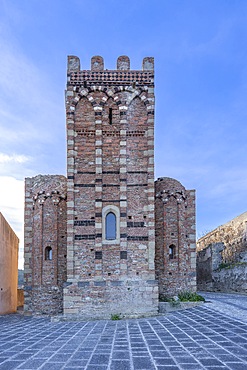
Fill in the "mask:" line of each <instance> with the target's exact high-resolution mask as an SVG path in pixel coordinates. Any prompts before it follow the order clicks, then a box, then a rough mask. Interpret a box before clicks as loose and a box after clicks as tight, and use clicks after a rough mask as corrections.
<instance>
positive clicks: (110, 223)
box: [105, 212, 117, 240]
mask: <svg viewBox="0 0 247 370" xmlns="http://www.w3.org/2000/svg"><path fill="white" fill-rule="evenodd" d="M116 226H117V220H116V215H115V214H114V213H113V212H109V213H107V215H106V219H105V236H106V239H107V240H114V239H116V234H117V227H116Z"/></svg>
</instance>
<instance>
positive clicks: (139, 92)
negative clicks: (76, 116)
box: [70, 85, 154, 115]
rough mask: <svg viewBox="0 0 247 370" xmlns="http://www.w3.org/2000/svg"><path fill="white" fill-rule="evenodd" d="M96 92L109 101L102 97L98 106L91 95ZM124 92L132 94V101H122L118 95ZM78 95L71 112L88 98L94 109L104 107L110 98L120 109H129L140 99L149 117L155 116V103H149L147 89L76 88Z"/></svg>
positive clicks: (127, 87)
mask: <svg viewBox="0 0 247 370" xmlns="http://www.w3.org/2000/svg"><path fill="white" fill-rule="evenodd" d="M95 91H100V92H104V93H105V94H106V96H107V99H104V98H103V97H102V101H101V102H100V104H98V103H97V102H96V100H95V99H94V98H93V96H92V95H90V94H91V93H92V92H95ZM124 91H125V92H129V93H130V94H131V96H130V99H128V100H127V101H126V102H125V101H124V102H123V101H122V99H121V98H120V97H118V93H120V92H124ZM76 93H77V94H76V96H75V97H74V99H73V100H72V102H71V106H70V111H71V112H74V111H75V107H76V105H77V104H78V102H79V101H80V100H81V98H82V97H85V98H87V99H88V100H89V101H90V103H91V104H92V106H93V107H94V108H95V107H98V106H99V107H100V106H103V105H104V104H105V103H106V101H107V100H108V99H109V98H113V99H114V101H115V102H116V104H117V105H118V106H119V108H120V107H126V106H127V107H128V106H129V105H130V104H131V103H132V101H133V100H134V99H135V98H136V97H140V99H141V100H142V102H143V103H144V105H145V107H146V110H147V114H148V115H153V114H154V106H153V103H152V102H151V101H149V99H148V98H147V88H144V89H142V88H137V87H134V86H126V87H125V86H116V87H103V86H101V85H100V86H90V87H83V88H76ZM90 98H91V99H90ZM95 109H97V108H95ZM120 109H121V108H120ZM99 110H100V109H99Z"/></svg>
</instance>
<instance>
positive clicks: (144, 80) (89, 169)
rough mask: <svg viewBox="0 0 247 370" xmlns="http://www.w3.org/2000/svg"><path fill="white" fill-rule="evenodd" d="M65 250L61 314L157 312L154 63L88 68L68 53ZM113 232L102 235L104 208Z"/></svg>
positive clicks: (96, 60) (97, 63)
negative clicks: (134, 67) (111, 220)
mask: <svg viewBox="0 0 247 370" xmlns="http://www.w3.org/2000/svg"><path fill="white" fill-rule="evenodd" d="M67 75H68V82H67V90H66V114H67V138H68V159H67V169H68V203H67V205H68V208H67V217H68V239H67V244H68V257H67V275H68V279H67V284H66V285H67V286H66V287H65V289H64V313H65V314H66V315H74V314H77V315H81V316H83V317H88V315H93V316H95V317H109V316H110V315H111V314H115V313H121V314H123V315H125V314H126V315H128V316H130V315H131V314H134V315H138V313H139V314H150V313H155V312H157V308H158V287H157V282H156V281H155V271H154V249H155V243H154V240H155V235H154V147H153V145H154V62H153V58H144V60H143V68H142V70H131V69H130V61H129V58H128V57H126V56H121V57H119V58H118V60H117V69H116V70H107V69H105V68H104V60H103V58H102V57H100V56H96V57H93V58H92V60H91V70H81V69H80V60H79V58H77V57H74V56H69V57H68V71H67ZM109 213H111V214H112V217H113V218H114V217H115V220H116V230H115V232H116V235H115V236H114V237H113V238H108V237H107V231H106V230H107V229H106V228H107V215H108V214H109Z"/></svg>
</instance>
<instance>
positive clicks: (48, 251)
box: [45, 247, 52, 261]
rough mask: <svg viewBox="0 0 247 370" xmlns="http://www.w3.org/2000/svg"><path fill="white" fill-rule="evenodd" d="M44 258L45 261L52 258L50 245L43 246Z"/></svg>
mask: <svg viewBox="0 0 247 370" xmlns="http://www.w3.org/2000/svg"><path fill="white" fill-rule="evenodd" d="M45 260H46V261H51V260H52V248H51V247H46V248H45Z"/></svg>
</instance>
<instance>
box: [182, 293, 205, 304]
mask: <svg viewBox="0 0 247 370" xmlns="http://www.w3.org/2000/svg"><path fill="white" fill-rule="evenodd" d="M178 298H179V300H180V302H200V301H201V302H204V301H205V298H204V297H202V296H201V295H199V294H197V293H195V292H190V291H183V292H180V293H178Z"/></svg>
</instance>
